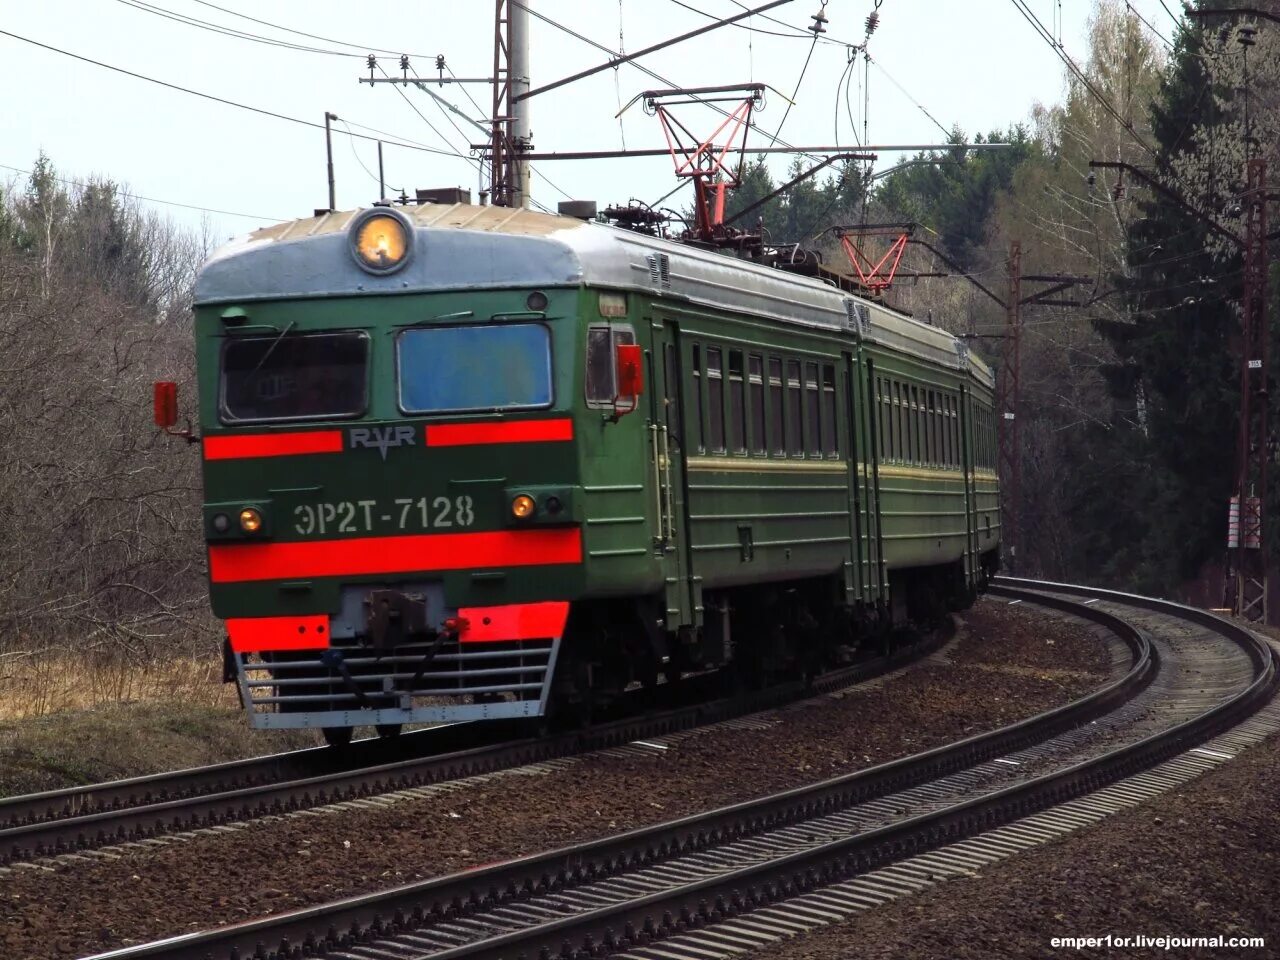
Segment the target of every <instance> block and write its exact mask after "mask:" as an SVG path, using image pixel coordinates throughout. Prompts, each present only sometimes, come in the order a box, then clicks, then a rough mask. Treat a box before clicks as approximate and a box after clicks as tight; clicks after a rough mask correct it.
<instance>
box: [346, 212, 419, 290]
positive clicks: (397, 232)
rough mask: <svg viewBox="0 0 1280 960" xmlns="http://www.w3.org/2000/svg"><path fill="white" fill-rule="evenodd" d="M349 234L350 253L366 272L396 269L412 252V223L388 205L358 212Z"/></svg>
mask: <svg viewBox="0 0 1280 960" xmlns="http://www.w3.org/2000/svg"><path fill="white" fill-rule="evenodd" d="M348 238H349V242H350V246H351V255H352V257H353V258H354V259H355V261H356V263H357V264H359V265H360V267H361V269H363V270H366V271H367V272H369V273H374V274H379V275H384V274H388V273H395V272H396V271H397V270H399V269H400V268H401V267H403V266H404V265H405V264H406V263H408V262H409V257H410V255H411V254H412V253H413V227H412V225H411V224H410V223H409V221H408V219H407V218H406V217H405V216H404V215H403V214H401V213H399V212H397V211H394V210H391V209H389V208H387V207H374V208H373V209H371V210H363V211H361V212H360V213H359V214H357V215H356V217H355V218H354V219H353V220H352V221H351V226H350V228H349V233H348Z"/></svg>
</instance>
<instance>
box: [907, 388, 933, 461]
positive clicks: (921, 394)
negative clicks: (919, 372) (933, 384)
mask: <svg viewBox="0 0 1280 960" xmlns="http://www.w3.org/2000/svg"><path fill="white" fill-rule="evenodd" d="M926 393H928V391H927V390H926V389H925V388H923V387H919V388H917V387H912V388H911V400H912V402H913V403H915V405H916V423H917V424H918V425H919V430H918V431H917V433H916V462H917V463H920V464H927V463H928V462H929V411H928V410H926V409H925V403H924V401H925V394H926Z"/></svg>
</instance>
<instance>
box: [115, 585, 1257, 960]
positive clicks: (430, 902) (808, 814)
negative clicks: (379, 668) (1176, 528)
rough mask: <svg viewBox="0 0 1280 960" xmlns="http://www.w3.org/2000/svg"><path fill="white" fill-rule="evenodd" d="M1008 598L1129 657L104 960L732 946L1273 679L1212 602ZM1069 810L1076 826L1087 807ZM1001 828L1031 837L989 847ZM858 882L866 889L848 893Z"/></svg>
mask: <svg viewBox="0 0 1280 960" xmlns="http://www.w3.org/2000/svg"><path fill="white" fill-rule="evenodd" d="M1032 586H1034V587H1037V588H1038V589H1036V590H1032V589H1030V588H1031V587H1032ZM994 592H997V593H998V594H1000V595H1004V596H1007V597H1009V598H1010V599H1011V600H1013V601H1016V600H1025V601H1030V602H1035V603H1038V604H1042V605H1045V606H1050V607H1055V608H1057V609H1059V610H1064V611H1067V612H1069V613H1071V614H1073V615H1075V616H1078V617H1081V618H1085V619H1088V620H1092V621H1094V622H1097V623H1102V624H1105V625H1106V626H1108V627H1109V628H1110V629H1111V630H1112V631H1114V632H1115V634H1116V635H1117V636H1118V637H1119V638H1121V639H1122V640H1123V642H1124V643H1125V644H1126V645H1127V646H1128V648H1129V651H1130V669H1129V670H1128V672H1127V673H1126V674H1125V675H1124V676H1123V677H1121V678H1120V679H1118V680H1116V681H1114V682H1112V683H1110V684H1108V685H1107V686H1105V687H1102V688H1100V689H1099V690H1097V691H1095V692H1094V693H1093V694H1091V695H1089V696H1087V697H1085V698H1083V699H1081V700H1078V701H1076V702H1074V703H1072V704H1069V705H1067V706H1064V707H1060V708H1058V709H1056V710H1052V711H1048V712H1047V713H1044V714H1041V715H1039V716H1037V717H1033V718H1030V719H1028V720H1025V721H1023V722H1021V723H1018V724H1014V725H1012V726H1010V727H1006V728H1003V729H1000V730H996V731H992V732H990V733H987V734H982V735H979V736H975V737H972V738H969V739H967V740H964V741H961V742H959V743H956V744H951V745H948V746H945V747H940V748H937V749H935V750H931V751H928V752H926V753H923V754H919V755H916V756H913V757H908V758H905V759H902V760H898V761H894V762H892V763H888V764H884V765H882V766H879V767H874V768H871V769H867V770H863V771H859V772H857V773H854V774H849V775H846V776H842V777H838V778H835V779H833V780H829V781H826V782H823V783H818V784H814V785H811V786H807V787H802V788H797V789H793V790H790V791H787V792H784V793H780V794H774V795H771V796H767V797H762V798H760V799H758V800H753V801H750V802H747V803H741V804H737V805H734V806H730V807H726V808H722V809H719V810H712V811H707V812H705V813H701V814H698V815H695V816H692V817H686V818H684V819H681V820H678V821H672V822H668V823H663V824H657V825H654V826H651V827H646V828H643V829H640V830H635V831H632V832H629V833H626V834H623V835H620V836H616V837H609V838H605V839H601V840H596V841H593V842H589V843H584V844H578V845H574V846H572V847H567V848H563V849H560V850H555V851H550V852H547V853H543V854H539V855H536V856H530V857H524V858H521V859H518V860H515V861H510V862H504V863H498V864H494V865H491V866H487V867H483V868H479V869H474V870H470V871H466V872H464V873H460V874H455V875H450V876H445V877H438V878H434V879H432V880H428V881H424V882H421V883H415V884H412V885H408V886H404V887H400V888H397V889H394V890H389V891H382V892H379V893H374V894H369V895H366V896H362V897H357V898H351V899H348V900H344V901H340V902H337V903H333V904H327V905H323V906H319V907H314V908H310V909H306V910H300V911H296V912H293V913H288V914H282V915H279V916H274V917H269V918H265V919H261V920H257V921H253V922H249V923H243V924H238V925H235V926H231V927H226V928H222V929H219V930H213V931H208V932H205V933H198V934H192V935H189V936H184V937H178V938H174V939H172V940H166V941H160V942H157V943H153V944H147V945H143V946H139V947H132V948H127V949H124V950H119V951H114V952H112V953H108V954H102V955H100V957H101V958H104V960H105V958H107V957H110V958H113V960H140V958H143V957H146V958H152V960H155V958H168V960H174V958H184V960H185V958H198V960H205V958H212V960H223V958H249V957H254V958H266V960H292V958H295V957H296V958H302V957H328V958H343V960H370V958H379V960H411V958H423V957H431V958H435V960H460V958H463V957H466V958H490V960H500V958H502V960H517V958H518V957H526V958H528V960H532V958H534V957H548V958H549V957H564V958H570V960H572V958H578V957H594V956H605V955H614V954H624V955H626V956H628V957H632V958H636V960H640V958H645V960H656V958H659V957H662V958H666V960H671V958H680V957H686V956H687V957H690V958H695V957H696V958H701V960H705V958H706V957H708V956H716V955H730V954H732V953H735V952H741V951H742V950H743V949H747V948H748V947H750V946H751V945H753V944H759V943H763V942H767V941H768V940H770V939H776V938H777V937H778V936H781V935H784V934H787V933H791V932H796V931H798V930H800V929H804V928H805V926H806V925H814V924H816V923H819V922H822V920H823V919H824V918H831V917H834V916H836V915H838V914H839V911H840V909H841V905H842V904H843V905H844V907H845V908H847V909H854V908H855V907H856V906H857V905H859V904H861V905H864V906H865V905H866V904H867V903H870V902H875V900H876V894H875V890H876V886H875V883H872V881H871V880H870V879H868V878H873V877H878V880H877V881H876V882H878V883H879V884H880V885H881V889H882V892H881V899H883V898H884V894H883V888H885V887H887V889H889V890H890V891H891V893H890V895H895V894H896V893H900V892H902V891H903V890H908V889H913V888H915V887H918V886H920V885H927V883H929V882H932V874H930V873H928V872H927V871H925V870H921V869H918V868H917V869H916V870H915V871H914V872H913V871H911V870H909V869H907V868H906V867H905V866H904V867H900V868H899V872H898V873H896V874H893V873H888V871H892V870H893V869H894V866H893V865H895V864H900V863H903V862H906V863H910V862H911V858H923V857H925V856H938V857H943V860H942V861H940V863H941V865H937V866H934V867H932V868H931V869H932V870H933V873H935V874H945V873H946V872H947V869H948V867H947V864H948V863H950V869H952V870H953V871H954V870H956V869H961V868H960V867H957V866H956V864H957V863H958V862H961V861H962V860H963V857H962V856H961V854H959V853H952V854H947V853H946V851H953V850H959V849H960V848H961V846H962V845H963V844H966V843H971V844H979V845H981V844H983V843H984V842H985V843H986V844H987V850H988V853H989V852H990V849H991V848H992V847H993V846H994V848H995V849H997V850H998V851H1001V852H1003V853H1008V852H1011V851H1013V850H1016V849H1018V848H1019V845H1020V844H1022V845H1025V843H1029V842H1035V841H1037V840H1038V839H1043V838H1045V837H1048V836H1050V835H1053V830H1052V829H1051V828H1050V826H1045V825H1040V826H1037V827H1035V828H1030V827H1025V826H1023V827H1016V826H1010V824H1013V823H1014V822H1015V821H1019V820H1021V819H1023V818H1027V817H1030V816H1040V817H1051V816H1053V815H1054V811H1055V810H1062V809H1064V808H1063V807H1062V805H1063V804H1069V803H1077V804H1086V805H1088V808H1089V809H1091V810H1095V812H1096V808H1097V807H1099V806H1100V805H1101V804H1100V803H1099V802H1093V801H1091V799H1090V798H1089V797H1088V795H1089V794H1091V793H1094V792H1095V791H1098V790H1100V789H1102V788H1108V789H1112V788H1110V787H1108V785H1110V784H1114V783H1116V782H1117V781H1119V780H1122V779H1123V778H1126V777H1130V776H1133V775H1142V771H1144V770H1146V769H1147V768H1149V767H1152V766H1153V765H1155V764H1160V763H1165V762H1166V761H1169V762H1172V760H1171V758H1175V757H1177V756H1178V755H1179V754H1181V753H1183V752H1184V751H1186V750H1188V749H1191V748H1194V747H1195V746H1196V745H1197V744H1200V743H1202V742H1204V741H1205V740H1207V739H1208V738H1210V737H1213V736H1216V735H1218V734H1221V733H1222V732H1223V731H1224V730H1227V729H1229V728H1230V727H1232V726H1233V725H1235V724H1237V723H1239V722H1240V721H1241V720H1242V719H1243V718H1245V717H1247V716H1249V715H1250V714H1251V713H1253V712H1254V711H1255V710H1257V709H1258V708H1259V707H1261V706H1262V705H1263V704H1265V703H1266V702H1267V701H1268V700H1269V698H1270V696H1271V694H1272V692H1273V690H1274V687H1275V684H1276V666H1275V663H1274V658H1273V655H1272V651H1271V648H1270V647H1269V646H1268V645H1267V644H1266V643H1264V642H1263V641H1261V640H1259V639H1258V638H1256V637H1255V636H1254V635H1253V634H1250V633H1249V632H1248V631H1245V630H1243V629H1242V628H1240V627H1237V626H1236V625H1234V624H1232V623H1230V622H1228V621H1225V620H1221V619H1219V618H1217V617H1214V616H1212V615H1210V614H1206V613H1203V612H1201V611H1195V610H1191V609H1189V608H1185V607H1180V606H1178V605H1175V604H1168V603H1164V602H1161V601H1150V600H1145V599H1142V598H1134V597H1128V596H1125V595H1120V594H1112V593H1108V592H1107V591H1096V590H1095V591H1084V590H1083V589H1082V588H1074V587H1066V586H1062V585H1045V584H1035V585H1032V584H1029V583H1027V582H1019V581H1010V580H1004V581H1002V582H1001V584H1000V585H999V587H998V588H997V590H996V591H994ZM1067 594H1075V595H1076V596H1077V599H1069V598H1068V597H1067V596H1066V595H1067ZM1081 594H1083V598H1082V599H1081V598H1080V595H1081ZM1168 780H1169V778H1167V777H1155V778H1154V779H1153V782H1156V783H1167V782H1168ZM1130 793H1132V791H1130ZM1057 816H1059V817H1060V819H1061V823H1065V824H1066V825H1067V827H1070V826H1072V825H1075V824H1078V823H1079V822H1082V821H1083V820H1084V819H1087V817H1085V816H1083V815H1082V814H1079V813H1077V814H1074V815H1066V814H1061V813H1059V814H1057ZM993 830H1006V831H1014V833H1013V834H1012V836H1013V837H1014V838H1015V839H1012V840H1011V839H1009V838H1008V837H1006V838H1004V839H1001V840H990V839H985V840H984V836H985V837H989V836H990V835H991V831H993ZM938 848H945V850H938ZM935 851H936V853H935ZM972 856H973V855H972V854H971V858H972ZM977 862H982V861H981V859H980V858H978V860H977ZM902 871H905V872H902ZM850 884H861V886H860V887H857V888H856V889H854V890H853V892H850V890H849V889H848V888H849V886H850ZM859 890H860V891H861V892H858V891H859ZM827 891H830V892H827ZM850 904H852V905H853V906H849V905H850Z"/></svg>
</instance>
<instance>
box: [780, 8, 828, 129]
mask: <svg viewBox="0 0 1280 960" xmlns="http://www.w3.org/2000/svg"><path fill="white" fill-rule="evenodd" d="M826 9H827V0H822V6H821V8H820V9H819V11H818V16H822V15H823V14H824V13H825V12H826ZM819 35H820V34H819V33H818V31H817V30H814V32H813V42H812V43H810V44H809V52H808V53H807V54H805V58H804V66H802V67H801V68H800V76H798V77H797V78H796V86H795V89H794V90H792V91H791V98H790V99H789V100H788V101H787V108H786V109H785V110H783V111H782V119H781V120H779V121H778V129H777V130H775V131H773V136H772V137H771V138H770V140H769V143H770V145H772V144H775V143H777V142H778V136H779V135H780V134H781V133H782V128H783V127H784V126H786V123H787V117H789V116H791V108H792V107H794V106H795V105H796V97H798V96H799V95H800V85H801V84H803V83H804V77H805V74H806V73H808V72H809V61H811V60H812V59H813V51H814V50H815V49H816V48H817V46H818V37H819Z"/></svg>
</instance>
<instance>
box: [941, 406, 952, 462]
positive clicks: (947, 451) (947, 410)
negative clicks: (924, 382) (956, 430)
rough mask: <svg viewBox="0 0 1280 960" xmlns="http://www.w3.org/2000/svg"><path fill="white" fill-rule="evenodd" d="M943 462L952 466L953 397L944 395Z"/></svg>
mask: <svg viewBox="0 0 1280 960" xmlns="http://www.w3.org/2000/svg"><path fill="white" fill-rule="evenodd" d="M942 462H943V464H944V465H945V466H948V467H949V466H951V397H949V396H948V395H947V394H945V393H944V394H943V395H942Z"/></svg>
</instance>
